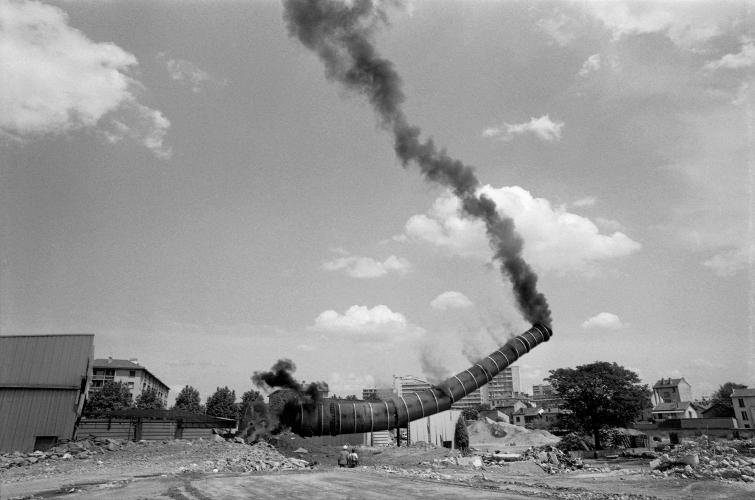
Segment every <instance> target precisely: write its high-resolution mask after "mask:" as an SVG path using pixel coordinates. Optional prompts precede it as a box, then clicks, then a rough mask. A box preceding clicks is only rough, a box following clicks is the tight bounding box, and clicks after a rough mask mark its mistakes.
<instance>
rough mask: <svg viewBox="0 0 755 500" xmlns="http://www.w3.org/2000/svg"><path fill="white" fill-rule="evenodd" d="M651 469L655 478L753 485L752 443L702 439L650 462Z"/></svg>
mask: <svg viewBox="0 0 755 500" xmlns="http://www.w3.org/2000/svg"><path fill="white" fill-rule="evenodd" d="M650 468H651V469H652V471H651V474H653V475H656V476H666V477H668V476H677V477H681V478H690V479H719V480H732V481H744V482H748V483H754V482H755V442H754V441H753V440H750V441H715V440H712V439H709V438H708V437H707V436H702V437H700V438H697V439H695V440H691V441H685V442H684V443H683V444H681V445H679V446H677V447H676V448H674V449H673V450H669V451H668V452H667V453H664V454H662V455H661V456H660V457H658V458H657V459H655V460H652V461H651V462H650Z"/></svg>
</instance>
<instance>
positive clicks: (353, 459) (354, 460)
mask: <svg viewBox="0 0 755 500" xmlns="http://www.w3.org/2000/svg"><path fill="white" fill-rule="evenodd" d="M347 461H348V463H349V467H356V466H357V465H359V455H357V450H356V449H355V448H352V449H351V453H349V457H348V459H347Z"/></svg>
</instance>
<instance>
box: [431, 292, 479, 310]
mask: <svg viewBox="0 0 755 500" xmlns="http://www.w3.org/2000/svg"><path fill="white" fill-rule="evenodd" d="M473 305H474V304H473V303H472V301H471V300H469V297H467V296H466V295H464V294H463V293H461V292H455V291H448V292H443V293H441V294H440V295H438V296H437V297H435V298H434V299H433V300H432V301H431V302H430V306H431V307H432V308H433V309H438V310H441V311H445V310H446V309H466V308H467V307H472V306H473Z"/></svg>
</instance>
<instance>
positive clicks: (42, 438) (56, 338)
mask: <svg viewBox="0 0 755 500" xmlns="http://www.w3.org/2000/svg"><path fill="white" fill-rule="evenodd" d="M93 360H94V335H92V334H81V335H12V336H0V452H9V451H22V452H28V451H32V450H34V449H46V448H48V447H50V446H52V445H53V444H54V443H55V442H56V441H57V440H58V439H71V438H72V437H73V433H74V425H75V423H76V419H77V418H78V417H79V415H81V410H82V408H83V406H84V399H85V397H86V392H87V389H88V386H89V384H90V383H91V380H92V363H93Z"/></svg>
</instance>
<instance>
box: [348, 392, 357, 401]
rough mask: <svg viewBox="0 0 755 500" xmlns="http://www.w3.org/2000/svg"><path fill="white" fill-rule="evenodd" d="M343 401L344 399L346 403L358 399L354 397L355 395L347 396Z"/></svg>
mask: <svg viewBox="0 0 755 500" xmlns="http://www.w3.org/2000/svg"><path fill="white" fill-rule="evenodd" d="M344 399H346V401H359V398H358V397H356V394H349V395H348V396H346V397H345V398H344Z"/></svg>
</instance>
